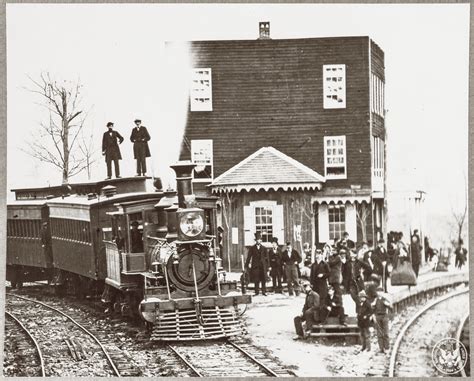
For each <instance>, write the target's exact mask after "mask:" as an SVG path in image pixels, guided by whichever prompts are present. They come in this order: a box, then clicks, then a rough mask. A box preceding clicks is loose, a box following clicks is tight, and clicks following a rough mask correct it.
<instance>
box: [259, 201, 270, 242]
mask: <svg viewBox="0 0 474 381" xmlns="http://www.w3.org/2000/svg"><path fill="white" fill-rule="evenodd" d="M255 232H256V233H260V234H261V236H262V241H263V242H271V240H272V237H273V209H272V207H265V206H263V207H262V206H257V207H255Z"/></svg>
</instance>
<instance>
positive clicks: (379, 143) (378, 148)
mask: <svg viewBox="0 0 474 381" xmlns="http://www.w3.org/2000/svg"><path fill="white" fill-rule="evenodd" d="M372 139H373V152H372V154H373V165H374V176H375V177H383V172H384V165H385V157H384V156H385V146H384V141H383V140H382V139H380V138H379V137H376V136H373V137H372Z"/></svg>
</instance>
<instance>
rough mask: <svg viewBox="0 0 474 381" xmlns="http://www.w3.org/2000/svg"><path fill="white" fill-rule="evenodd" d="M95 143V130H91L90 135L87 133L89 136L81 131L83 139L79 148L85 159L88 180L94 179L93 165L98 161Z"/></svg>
mask: <svg viewBox="0 0 474 381" xmlns="http://www.w3.org/2000/svg"><path fill="white" fill-rule="evenodd" d="M94 142H95V139H94V132H93V130H91V131H90V133H87V134H86V132H85V131H84V130H82V131H81V139H80V141H79V146H78V147H79V151H80V152H81V154H82V157H83V159H84V169H85V170H86V172H87V179H88V180H90V179H91V177H92V173H91V169H92V164H94V163H95V162H96V161H97V152H98V149H97V147H96V146H95V144H94Z"/></svg>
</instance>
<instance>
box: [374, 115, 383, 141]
mask: <svg viewBox="0 0 474 381" xmlns="http://www.w3.org/2000/svg"><path fill="white" fill-rule="evenodd" d="M372 135H374V136H377V137H379V138H380V139H382V140H384V141H385V121H384V119H383V118H382V117H381V116H380V115H377V114H375V113H372Z"/></svg>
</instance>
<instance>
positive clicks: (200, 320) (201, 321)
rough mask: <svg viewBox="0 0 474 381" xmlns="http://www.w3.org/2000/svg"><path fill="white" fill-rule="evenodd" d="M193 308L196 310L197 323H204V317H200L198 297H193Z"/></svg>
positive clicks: (200, 307) (200, 305) (200, 304)
mask: <svg viewBox="0 0 474 381" xmlns="http://www.w3.org/2000/svg"><path fill="white" fill-rule="evenodd" d="M193 302H194V310H195V311H196V320H197V322H198V324H199V325H204V319H203V318H202V302H201V300H199V299H194V300H193Z"/></svg>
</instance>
